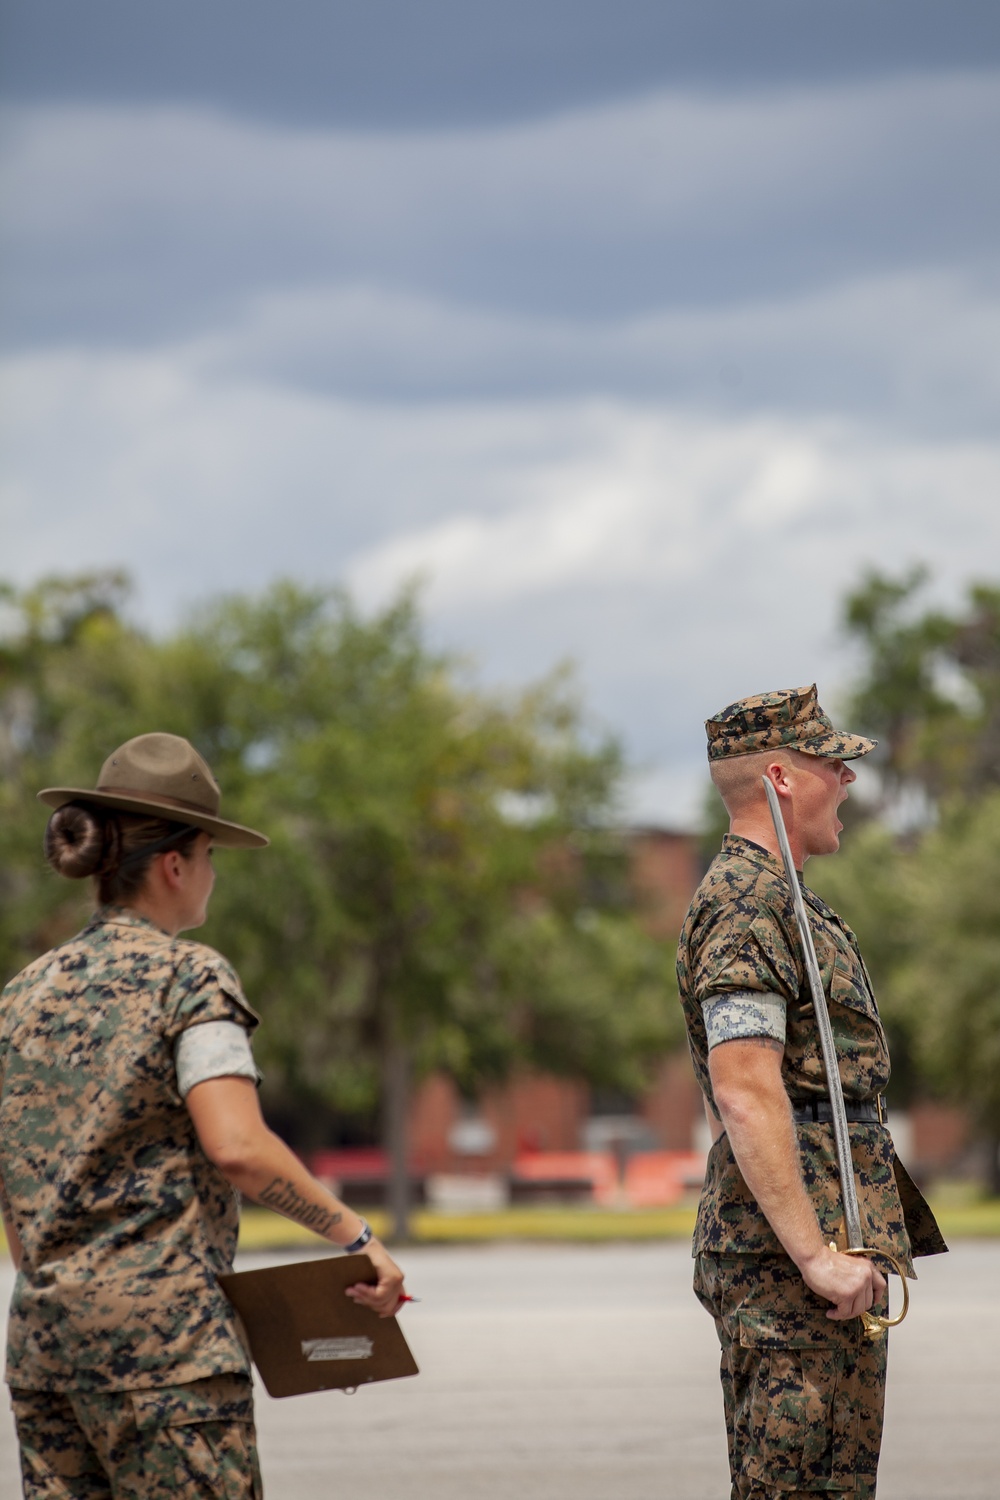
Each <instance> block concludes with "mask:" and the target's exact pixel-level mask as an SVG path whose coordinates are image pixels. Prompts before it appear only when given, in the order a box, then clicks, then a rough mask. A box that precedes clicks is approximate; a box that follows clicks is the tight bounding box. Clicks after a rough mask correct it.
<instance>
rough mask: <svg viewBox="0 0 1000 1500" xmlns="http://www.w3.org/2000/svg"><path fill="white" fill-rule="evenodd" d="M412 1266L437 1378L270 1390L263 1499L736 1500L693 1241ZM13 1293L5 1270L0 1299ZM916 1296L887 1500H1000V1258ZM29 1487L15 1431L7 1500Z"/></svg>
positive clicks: (888, 1457)
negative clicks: (340, 1389) (278, 1397)
mask: <svg viewBox="0 0 1000 1500" xmlns="http://www.w3.org/2000/svg"><path fill="white" fill-rule="evenodd" d="M286 1258H287V1257H286ZM265 1259H266V1258H264V1257H253V1258H252V1260H251V1259H250V1258H248V1259H247V1260H245V1261H244V1265H249V1264H262V1263H265ZM406 1265H407V1268H408V1273H409V1285H410V1289H411V1290H412V1291H413V1292H415V1293H419V1294H420V1295H421V1296H422V1297H423V1298H424V1301H423V1302H422V1303H421V1304H420V1306H419V1307H413V1308H409V1309H408V1310H407V1312H406V1314H405V1327H406V1330H407V1334H408V1337H409V1339H410V1343H411V1345H412V1347H413V1350H414V1353H415V1354H416V1356H417V1360H418V1362H419V1363H420V1365H421V1366H422V1371H423V1373H422V1374H421V1375H420V1376H419V1378H417V1379H415V1380H405V1381H398V1382H394V1383H391V1384H385V1385H381V1386H376V1387H371V1388H369V1389H367V1390H362V1391H360V1392H359V1393H358V1394H357V1395H356V1396H343V1395H340V1394H326V1395H317V1396H307V1397H299V1398H295V1399H292V1400H288V1401H270V1400H269V1399H268V1398H267V1396H266V1395H264V1394H263V1392H261V1395H260V1401H259V1407H258V1420H259V1426H260V1436H261V1453H262V1459H263V1467H264V1477H265V1485H266V1492H267V1500H321V1497H322V1500H331V1497H337V1496H344V1497H345V1500H348V1497H350V1500H353V1497H355V1496H358V1495H362V1494H364V1495H370V1496H372V1497H373V1500H404V1497H405V1500H621V1497H623V1496H628V1497H629V1500H668V1497H669V1500H724V1497H725V1496H726V1495H727V1494H728V1489H729V1486H728V1480H727V1474H726V1466H725V1458H724V1438H723V1432H722V1423H721V1416H720V1409H719V1396H718V1390H717V1355H716V1352H715V1340H714V1334H713V1331H712V1327H711V1324H710V1322H709V1320H708V1318H707V1317H706V1316H705V1314H704V1313H703V1312H702V1311H701V1309H700V1308H699V1307H698V1306H697V1304H696V1303H695V1302H694V1300H693V1298H692V1297H691V1294H690V1272H691V1267H690V1260H689V1258H688V1254H687V1249H686V1247H685V1246H682V1245H674V1244H671V1245H628V1246H607V1247H604V1246H596V1247H591V1246H586V1247H584V1246H581V1247H562V1246H553V1247H544V1248H542V1247H531V1246H484V1247H481V1248H475V1249H446V1250H432V1249H418V1250H412V1251H410V1252H409V1254H408V1255H407V1256H406ZM9 1283H10V1273H9V1268H8V1267H6V1266H2V1265H0V1296H2V1297H3V1301H4V1304H5V1303H6V1300H7V1293H8V1291H9ZM913 1299H914V1303H913V1310H912V1313H911V1316H910V1318H909V1320H908V1321H907V1322H906V1324H904V1326H903V1327H902V1328H901V1329H900V1331H899V1333H898V1334H895V1335H894V1336H893V1346H892V1360H891V1363H892V1367H893V1368H892V1380H891V1382H890V1392H889V1411H888V1418H887V1436H886V1442H885V1447H884V1449H883V1458H882V1481H881V1484H880V1486H879V1496H880V1500H995V1497H996V1495H997V1492H998V1482H997V1474H998V1472H1000V1439H998V1436H997V1434H998V1430H1000V1429H998V1424H997V1418H996V1400H997V1391H998V1390H1000V1245H998V1244H992V1243H991V1244H986V1245H973V1244H966V1245H960V1246H958V1247H957V1248H956V1249H955V1250H954V1251H953V1252H952V1254H951V1255H950V1256H947V1257H943V1258H941V1259H940V1260H936V1261H926V1262H924V1263H923V1265H922V1269H921V1277H920V1281H919V1283H918V1284H917V1285H916V1286H915V1287H914V1289H913ZM16 1473H17V1469H16V1455H15V1445H14V1439H13V1433H12V1430H11V1426H10V1423H9V1420H7V1419H4V1418H3V1417H2V1416H0V1495H3V1496H11V1497H13V1496H14V1495H16V1494H17V1483H16Z"/></svg>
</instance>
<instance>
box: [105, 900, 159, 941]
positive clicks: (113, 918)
mask: <svg viewBox="0 0 1000 1500" xmlns="http://www.w3.org/2000/svg"><path fill="white" fill-rule="evenodd" d="M98 927H137V928H141V929H143V930H144V931H146V932H155V933H157V934H158V935H159V936H160V937H169V936H170V934H169V933H168V932H165V931H164V930H163V928H162V927H157V925H156V923H155V922H153V921H152V920H151V919H150V918H149V917H144V916H142V915H141V913H139V912H137V911H133V910H132V908H131V907H130V906H99V907H98V908H97V910H96V911H95V913H94V915H93V916H92V917H91V919H90V921H89V922H88V923H87V928H86V930H87V931H88V932H93V931H94V930H95V929H96V928H98Z"/></svg>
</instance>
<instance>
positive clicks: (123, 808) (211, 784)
mask: <svg viewBox="0 0 1000 1500" xmlns="http://www.w3.org/2000/svg"><path fill="white" fill-rule="evenodd" d="M221 798H222V794H221V792H220V791H219V784H218V782H217V781H216V779H215V777H214V776H213V775H212V772H211V769H210V767H209V765H208V762H207V761H206V760H204V759H203V758H202V756H200V755H199V754H198V752H197V750H196V749H195V748H194V746H193V745H192V744H189V742H188V741H187V740H185V739H182V738H181V736H180V735H179V734H139V735H136V737H135V739H133V740H127V741H126V742H125V744H124V745H119V747H118V749H117V750H112V752H111V754H110V755H109V756H108V758H107V760H106V761H105V762H104V765H103V766H102V767H101V774H100V776H98V778H97V786H96V787H94V788H93V789H90V788H84V787H72V786H50V787H46V788H45V790H44V791H42V792H39V793H38V800H39V802H45V803H46V804H47V805H48V806H49V807H62V806H63V805H64V804H65V803H67V802H90V803H95V804H96V805H97V806H98V807H111V808H115V809H116V810H117V811H118V812H131V813H149V814H151V815H152V816H153V817H157V818H169V819H170V820H171V821H172V822H175V823H184V824H187V825H188V826H189V827H192V828H201V829H204V831H205V832H206V833H210V834H211V835H212V838H213V840H214V842H215V843H216V844H218V845H219V847H220V848H222V849H260V848H262V847H263V846H264V845H265V844H266V843H268V842H269V840H268V839H267V838H265V836H264V834H262V833H257V831H256V830H255V829H253V828H244V826H243V824H242V823H230V822H229V821H228V820H227V819H226V818H220V817H219V804H220V801H221Z"/></svg>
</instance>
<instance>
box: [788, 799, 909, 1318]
mask: <svg viewBox="0 0 1000 1500" xmlns="http://www.w3.org/2000/svg"><path fill="white" fill-rule="evenodd" d="M761 780H762V782H763V783H764V791H765V792H766V794H767V804H768V807H769V808H770V810H771V819H772V821H773V823H774V832H775V834H776V836H777V839H778V847H779V849H780V850H781V858H782V861H783V862H784V866H785V877H786V879H787V880H788V884H789V887H790V888H791V892H792V905H793V907H794V908H795V921H796V924H797V926H798V929H799V938H800V939H801V942H802V952H803V954H804V956H805V965H806V973H807V975H808V976H809V989H810V991H811V993H812V1002H813V1010H814V1011H815V1013H816V1025H817V1028H818V1030H819V1041H820V1047H821V1049H822V1052H823V1067H824V1069H825V1071H826V1084H827V1092H828V1093H829V1096H830V1111H831V1114H832V1115H833V1139H834V1144H835V1146H836V1149H837V1169H838V1171H839V1173H840V1193H841V1201H842V1202H843V1205H844V1227H845V1229H846V1230H847V1250H846V1251H845V1252H844V1253H845V1254H846V1255H867V1256H871V1255H877V1256H879V1257H880V1258H881V1259H882V1260H887V1261H888V1262H889V1263H890V1265H891V1266H892V1268H893V1270H894V1271H895V1272H896V1275H897V1276H898V1277H899V1278H900V1280H901V1281H902V1283H903V1306H902V1309H901V1311H900V1312H899V1314H898V1315H897V1316H896V1317H895V1318H885V1317H883V1316H882V1315H881V1313H873V1312H867V1311H866V1312H863V1313H862V1314H861V1321H862V1323H863V1324H864V1327H865V1333H866V1334H867V1335H868V1337H869V1338H871V1339H879V1338H882V1336H883V1335H884V1333H885V1330H886V1329H887V1328H895V1327H896V1325H897V1323H902V1321H903V1319H904V1318H905V1317H906V1313H907V1309H908V1308H909V1305H910V1293H909V1289H908V1288H907V1285H906V1273H905V1272H904V1270H903V1268H902V1266H901V1265H900V1263H899V1261H898V1260H896V1258H895V1256H893V1255H889V1254H887V1252H886V1251H884V1250H867V1249H866V1248H865V1242H864V1236H863V1234H862V1232H861V1210H860V1208H859V1207H858V1190H857V1186H856V1184H855V1181H854V1161H853V1159H852V1157H851V1136H850V1132H849V1130H848V1127H847V1110H846V1109H845V1107H844V1087H843V1084H842V1083H841V1079H840V1068H839V1067H838V1064H837V1048H836V1044H835V1042H834V1039H833V1026H832V1024H831V1021H830V1012H829V1009H828V1008H827V1003H826V994H825V992H824V990H823V980H822V978H821V976H820V972H819V962H818V960H817V958H816V948H815V945H814V943H813V936H812V928H811V927H810V926H809V917H808V914H807V912H806V904H805V901H804V900H803V899H802V888H801V886H800V885H799V877H798V872H797V871H796V869H795V861H794V859H793V858H792V850H791V846H790V844H789V842H788V832H787V830H786V828H785V820H784V818H783V817H782V815H781V804H780V802H779V801H778V794H777V792H776V791H775V790H774V787H773V785H772V783H771V781H770V780H769V778H768V777H767V776H762V777H761ZM836 1248H837V1246H836V1244H835V1243H834V1242H833V1241H832V1240H831V1242H830V1249H831V1250H836Z"/></svg>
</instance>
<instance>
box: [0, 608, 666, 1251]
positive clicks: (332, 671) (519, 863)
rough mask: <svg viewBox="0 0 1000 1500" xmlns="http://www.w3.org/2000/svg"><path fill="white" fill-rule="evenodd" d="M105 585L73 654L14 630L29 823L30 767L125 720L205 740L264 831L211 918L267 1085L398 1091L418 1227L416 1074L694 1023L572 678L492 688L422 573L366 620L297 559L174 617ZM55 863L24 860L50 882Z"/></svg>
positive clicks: (474, 1072) (233, 798)
mask: <svg viewBox="0 0 1000 1500" xmlns="http://www.w3.org/2000/svg"><path fill="white" fill-rule="evenodd" d="M81 587H83V585H81ZM77 592H79V590H78V591H77ZM83 592H84V594H86V588H84V589H83ZM69 594H70V595H72V596H73V598H75V594H74V592H73V590H72V589H70V590H69ZM113 603H114V601H111V604H113ZM111 604H109V607H108V608H106V609H105V610H104V613H103V614H102V615H101V617H100V620H99V621H97V622H96V623H91V624H87V625H86V626H81V627H80V628H79V629H78V630H76V633H75V634H72V632H71V635H72V640H71V642H70V644H69V645H68V646H67V647H66V649H65V651H63V653H62V654H60V651H59V650H56V649H54V648H53V649H51V650H50V649H48V648H46V649H44V650H39V651H38V652H36V653H35V655H34V656H32V655H31V654H30V652H29V653H26V647H25V640H26V637H25V631H24V627H23V626H21V627H20V629H19V631H15V632H14V633H13V635H12V640H13V641H14V642H16V643H18V645H17V650H18V653H19V654H18V658H17V659H18V662H19V664H20V666H19V672H20V676H19V679H18V680H19V682H20V683H21V686H22V687H23V689H24V692H25V693H26V695H27V698H26V701H28V702H30V704H31V705H32V706H31V709H30V713H29V718H30V720H31V723H32V725H33V726H35V727H33V729H32V734H31V736H29V741H28V742H26V743H25V745H24V747H22V748H21V749H20V750H19V751H18V752H17V755H16V757H15V758H16V759H17V760H18V762H19V765H18V775H17V778H16V786H15V784H14V783H12V788H11V805H12V806H13V802H14V801H16V802H17V803H18V810H17V816H18V817H19V819H20V820H21V824H20V825H19V826H21V825H23V826H27V824H29V823H33V826H34V828H35V833H34V837H35V838H36V839H37V836H38V832H39V831H40V829H39V823H38V815H37V812H35V817H34V820H32V819H31V818H30V816H27V815H26V814H25V812H24V810H23V809H24V807H25V806H27V805H28V790H27V788H28V784H29V782H30V783H31V785H32V789H34V787H37V785H40V784H44V783H50V784H51V783H52V782H53V781H65V780H66V779H67V778H69V779H70V784H72V781H74V780H76V779H78V778H79V777H80V776H81V774H89V768H92V767H93V768H96V766H98V765H100V763H101V761H102V760H103V758H104V756H105V755H106V754H107V752H108V750H109V749H110V748H111V747H112V746H113V745H114V744H116V743H119V742H120V741H121V740H123V739H125V738H127V737H128V736H130V735H132V734H137V733H140V732H142V731H144V730H148V729H150V728H152V727H156V728H160V729H166V730H170V731H172V732H174V733H178V734H183V735H186V736H187V737H188V738H190V739H191V740H192V741H193V742H194V743H195V744H197V745H198V747H199V749H201V750H202V752H203V753H204V754H205V755H206V756H207V757H208V759H209V761H210V763H211V764H212V765H213V768H215V770H216V772H217V775H218V776H219V780H220V782H221V784H222V786H223V787H224V789H225V808H226V811H227V814H228V815H230V816H233V817H235V818H238V819H240V820H242V821H246V822H249V823H252V824H253V825H254V826H258V827H262V828H263V829H265V830H266V831H267V832H268V833H269V834H270V836H271V838H272V847H271V849H269V850H267V851H265V852H263V853H261V854H260V855H245V856H239V855H237V856H236V857H235V858H234V857H232V856H231V855H226V854H225V853H220V855H219V857H218V864H219V869H220V876H221V878H220V880H219V884H218V888H217V893H216V897H215V900H214V901H213V907H212V916H211V920H210V924H209V926H208V927H207V928H206V931H205V934H204V935H205V937H206V938H207V940H209V941H212V942H214V943H215V944H216V945H217V946H218V947H220V948H221V949H222V950H223V951H225V952H226V953H227V954H229V955H230V956H231V957H232V958H233V959H234V961H235V962H236V963H237V966H238V968H239V969H240V971H241V973H242V974H243V977H244V982H245V983H246V985H247V989H248V992H249V993H250V995H251V996H252V997H253V998H254V999H255V1001H257V1002H258V1003H259V1004H260V1006H261V1009H262V1010H263V1011H264V1012H265V1014H266V1018H267V1023H268V1024H267V1026H266V1027H265V1028H264V1029H263V1031H262V1035H261V1061H262V1064H263V1067H264V1070H265V1075H266V1082H265V1089H266V1095H267V1097H269V1098H270V1099H271V1100H272V1101H273V1100H278V1099H281V1098H285V1099H287V1098H289V1097H294V1098H298V1099H300V1100H302V1099H305V1100H308V1099H313V1100H315V1101H316V1102H317V1104H318V1105H323V1106H326V1107H330V1108H335V1109H337V1110H339V1111H342V1112H345V1113H354V1114H363V1113H367V1112H371V1111H372V1110H373V1109H374V1108H375V1107H376V1105H377V1104H378V1103H379V1101H380V1102H381V1106H382V1111H383V1138H384V1140H385V1143H386V1145H387V1147H388V1149H389V1152H390V1156H391V1159H392V1163H393V1171H392V1189H391V1192H392V1206H393V1209H394V1213H395V1217H396V1222H397V1227H398V1229H399V1230H400V1231H403V1230H405V1225H406V1213H407V1178H406V1170H405V1167H406V1143H405V1119H406V1109H407V1103H408V1099H409V1096H410V1091H411V1087H412V1081H413V1078H414V1076H415V1075H417V1074H420V1073H422V1072H425V1071H427V1070H428V1069H431V1068H445V1069H447V1070H448V1071H449V1072H450V1073H451V1074H452V1075H453V1076H454V1077H455V1078H456V1080H457V1081H458V1082H459V1084H460V1086H461V1087H463V1088H464V1089H465V1090H467V1091H471V1090H473V1089H474V1088H475V1087H477V1086H478V1085H479V1084H480V1083H482V1082H484V1081H486V1080H488V1079H493V1078H498V1077H502V1076H503V1075H504V1073H506V1072H507V1071H508V1070H509V1069H510V1068H511V1067H512V1066H514V1065H515V1064H516V1063H519V1062H526V1063H528V1064H532V1065H535V1066H538V1067H543V1068H547V1069H550V1070H555V1071H560V1072H568V1073H572V1074H574V1075H576V1076H580V1075H582V1076H584V1077H587V1078H590V1079H592V1080H593V1081H594V1082H596V1083H605V1084H617V1085H619V1086H624V1087H630V1088H635V1087H637V1086H638V1084H639V1083H640V1081H641V1078H642V1076H643V1069H644V1066H645V1064H646V1062H647V1061H648V1060H650V1059H652V1058H653V1057H654V1056H656V1055H659V1054H661V1053H662V1051H663V1050H664V1048H665V1047H666V1046H667V1045H668V1044H669V1042H670V1041H671V1040H672V1039H673V1037H674V1036H675V1034H676V1024H677V1023H676V1020H675V1016H676V1011H675V1008H674V1006H673V1004H672V1003H671V1002H672V999H673V994H672V981H671V980H670V978H669V977H668V976H669V974H670V970H671V965H670V962H669V955H667V954H665V953H664V951H663V945H662V944H658V943H655V942H654V941H653V940H651V939H650V938H648V937H647V936H646V935H645V934H644V933H643V932H642V930H641V928H640V926H639V924H638V923H637V922H636V920H635V918H634V917H633V916H632V915H631V913H630V912H629V911H628V910H627V909H624V907H623V906H622V904H621V902H614V901H611V902H610V903H609V901H608V899H607V895H606V893H607V892H608V891H609V890H610V891H615V890H619V891H620V890H622V889H624V887H625V884H626V883H625V882H624V881H623V880H614V879H612V880H609V879H608V873H609V869H611V868H612V867H613V866H614V865H615V864H616V863H618V864H620V863H621V861H622V860H623V858H624V850H623V848H622V846H621V841H620V839H619V838H618V836H617V835H616V834H615V833H614V831H613V829H614V815H615V810H616V796H617V791H618V787H619V784H620V778H621V760H620V756H619V753H618V751H617V749H616V747H615V746H614V745H613V744H612V743H611V742H609V741H607V740H597V739H594V738H593V737H592V736H591V735H589V734H588V733H587V731H586V727H585V722H584V719H583V716H582V712H581V709H580V707H579V705H578V703H577V702H576V700H575V698H574V696H573V694H572V691H571V688H570V684H569V683H568V682H567V680H566V679H565V678H564V677H560V676H555V677H552V678H550V679H548V680H546V681H544V682H542V683H539V684H537V685H535V686H534V687H532V688H530V689H528V690H526V691H524V692H522V693H519V694H516V695H510V696H508V697H507V698H501V697H497V696H490V695H487V694H484V693H481V692H478V691H476V690H474V689H473V688H472V687H471V686H470V685H469V684H468V682H467V681H466V680H465V679H464V678H463V676H462V674H461V673H460V671H459V668H458V666H457V665H456V664H455V663H454V662H452V661H450V660H448V659H446V658H445V657H443V656H441V655H440V654H437V653H434V652H432V651H430V650H429V649H428V648H427V646H426V645H425V643H424V641H423V639H422V636H421V631H420V622H419V617H418V614H417V611H416V608H415V604H414V601H413V600H412V598H409V597H404V598H403V599H401V600H400V601H398V602H397V603H396V604H395V605H393V606H392V607H391V608H389V609H387V610H386V611H384V612H383V613H382V614H380V615H377V616H375V617H373V618H370V619H363V618H361V617H360V616H359V615H358V614H357V612H356V611H355V610H354V609H353V607H352V605H351V603H350V601H349V600H348V599H347V597H346V596H344V595H343V594H341V593H339V592H337V591H330V590H312V591H310V590H303V589H299V588H296V587H295V586H293V585H290V584H285V585H281V586H279V587H276V588H274V589H272V590H271V591H269V592H268V593H267V594H265V595H264V596H262V597H261V598H233V599H228V600H223V601H216V602H214V603H211V604H209V605H207V606H206V607H205V608H204V609H203V610H202V611H201V612H200V613H199V614H198V615H197V616H196V617H195V618H194V620H193V622H192V623H191V625H190V626H189V627H188V628H187V629H185V630H184V631H182V632H180V633H179V634H176V635H174V636H172V637H171V638H169V639H167V640H164V641H160V642H152V641H150V640H148V639H146V638H144V637H143V636H141V635H140V634H138V633H137V632H135V631H132V630H130V629H129V628H128V627H127V626H125V625H124V624H123V623H122V621H121V618H120V615H119V613H118V612H117V610H116V609H115V608H113V607H111ZM22 607H23V601H22ZM59 608H60V609H63V605H60V606H59ZM74 608H75V606H74ZM66 612H67V611H66V610H65V609H63V613H64V614H65V613H66ZM78 612H79V611H78ZM84 614H86V612H85V611H84ZM87 619H88V620H89V619H90V616H87ZM95 619H96V617H95ZM50 633H51V632H50ZM56 634H57V635H58V632H56ZM12 649H13V648H12ZM60 649H61V648H60ZM7 701H8V700H7V695H6V694H5V695H4V703H5V704H7ZM11 701H13V700H11ZM4 711H5V712H6V709H5V710H4ZM43 724H44V725H45V726H47V728H46V731H45V734H43V733H42V728H41V726H42V725H43ZM46 735H47V738H46ZM84 767H86V768H88V772H84V770H83V769H82V768H84ZM32 811H34V809H32ZM39 864H40V861H39V859H38V857H37V856H35V857H34V861H33V863H32V862H30V861H29V862H27V863H26V862H25V860H24V859H23V858H21V859H18V860H15V861H13V862H12V864H11V866H10V878H12V879H15V880H21V881H22V882H26V888H30V890H32V891H34V892H35V893H37V892H38V890H39V889H42V888H44V889H45V895H44V897H43V898H42V900H41V904H42V905H43V906H44V905H46V903H49V905H50V906H51V905H52V902H53V900H54V898H53V896H52V895H51V894H50V892H51V887H52V885H53V882H51V881H49V882H48V883H47V884H46V881H45V876H44V873H40V871H39ZM29 870H30V871H32V872H33V873H32V874H30V875H28V876H26V873H25V872H26V871H29ZM53 910H56V908H53ZM63 915H65V913H63ZM15 920H16V918H15ZM44 935H46V936H47V935H48V929H46V933H45V934H44ZM33 936H34V937H36V938H38V937H41V936H43V934H42V932H41V931H40V930H38V929H37V924H36V928H35V929H33ZM49 940H51V938H49ZM41 946H44V943H43V944H41ZM24 956H27V955H24Z"/></svg>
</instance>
